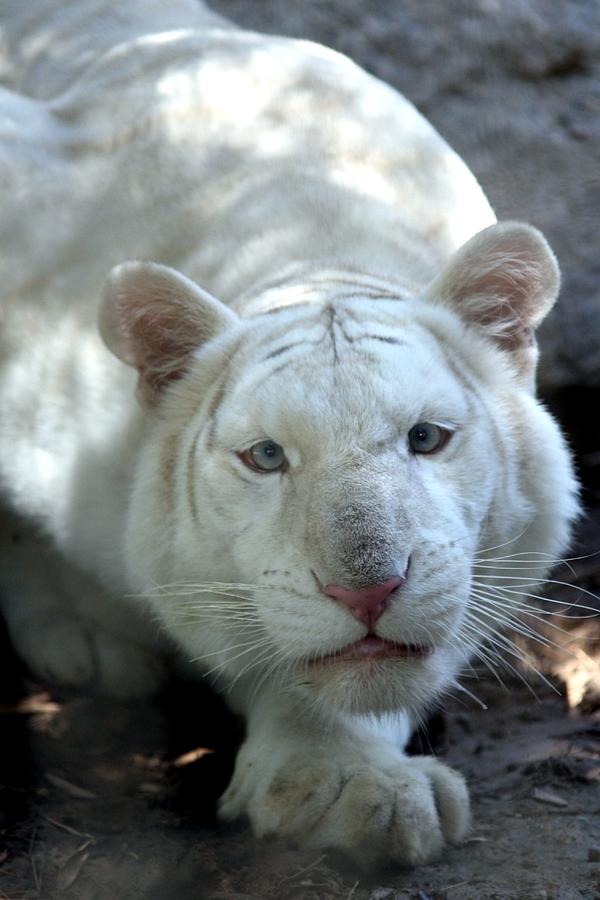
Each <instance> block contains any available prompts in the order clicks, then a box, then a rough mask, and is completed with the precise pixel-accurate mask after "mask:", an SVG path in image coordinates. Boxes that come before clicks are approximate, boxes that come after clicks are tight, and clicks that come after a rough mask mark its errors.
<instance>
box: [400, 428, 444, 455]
mask: <svg viewBox="0 0 600 900" xmlns="http://www.w3.org/2000/svg"><path fill="white" fill-rule="evenodd" d="M451 436H452V432H451V431H449V430H448V429H447V428H442V427H441V426H440V425H434V424H433V423H432V422H418V423H417V424H416V425H413V427H412V428H411V429H410V431H409V432H408V444H409V446H410V449H411V450H412V451H413V453H435V452H436V451H437V450H441V449H442V447H443V446H444V445H445V444H446V443H447V442H448V441H449V440H450V438H451Z"/></svg>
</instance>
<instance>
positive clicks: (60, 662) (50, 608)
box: [0, 519, 166, 697]
mask: <svg viewBox="0 0 600 900" xmlns="http://www.w3.org/2000/svg"><path fill="white" fill-rule="evenodd" d="M0 563H1V565H0V608H1V610H2V612H3V614H4V617H5V619H6V622H7V625H8V630H9V633H10V636H11V640H12V642H13V645H14V647H15V649H16V651H17V653H18V654H19V655H20V656H21V658H22V659H23V660H24V662H25V663H26V664H27V666H28V667H29V669H30V670H31V672H32V673H33V674H34V675H35V676H36V677H38V678H41V679H42V680H44V681H48V682H50V683H54V684H59V685H65V686H69V687H78V688H83V689H86V690H92V691H97V692H100V693H105V694H110V695H112V696H121V697H128V696H139V695H140V694H148V693H153V692H155V691H156V690H157V689H158V688H159V687H160V685H161V684H162V682H163V680H164V677H165V675H166V663H165V657H164V655H163V653H162V652H161V650H160V647H159V640H158V637H157V635H155V632H156V631H157V629H156V628H155V627H154V626H153V625H152V623H151V622H149V621H146V620H145V619H144V616H143V614H142V613H141V611H138V610H137V609H135V608H133V607H131V606H130V605H129V604H128V603H127V602H126V601H122V602H119V601H118V600H116V599H115V598H113V597H111V596H110V595H109V594H108V593H106V592H105V591H104V590H103V589H102V588H101V587H100V586H99V585H97V584H96V583H95V582H94V580H93V579H92V578H90V577H89V576H87V575H86V574H84V573H82V572H80V571H78V570H77V569H75V568H73V567H72V566H70V565H69V564H68V563H67V561H66V560H65V559H64V558H63V557H62V556H61V555H60V553H58V552H57V551H55V550H54V549H53V548H52V547H51V546H50V544H49V543H48V542H47V541H46V540H45V539H44V538H43V537H40V536H38V535H36V534H35V533H33V532H32V531H31V530H29V529H26V528H23V527H22V526H21V525H20V524H19V523H16V522H15V521H10V520H8V521H7V520H6V519H3V522H2V527H1V528H0Z"/></svg>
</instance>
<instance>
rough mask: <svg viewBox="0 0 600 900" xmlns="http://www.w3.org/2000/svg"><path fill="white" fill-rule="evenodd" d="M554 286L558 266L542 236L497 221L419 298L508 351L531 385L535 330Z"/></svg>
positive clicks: (556, 288) (554, 294)
mask: <svg viewBox="0 0 600 900" xmlns="http://www.w3.org/2000/svg"><path fill="white" fill-rule="evenodd" d="M559 287H560V273H559V269H558V263H557V262H556V257H555V256H554V254H553V252H552V250H551V249H550V246H549V244H548V242H547V241H546V239H545V238H544V236H543V235H542V234H541V232H539V231H538V230H537V229H536V228H532V227H531V226H530V225H523V224H521V223H518V222H502V223H499V224H498V225H491V226H490V227H489V228H485V229H484V230H483V231H480V232H479V234H476V235H475V236H474V237H472V238H471V240H469V241H467V243H466V244H464V245H463V246H462V247H461V248H460V249H459V250H457V252H456V253H455V254H454V256H453V257H452V259H451V260H450V262H449V263H448V265H447V266H446V268H445V269H444V271H443V272H442V273H441V274H440V275H439V276H438V277H437V278H435V279H434V281H433V282H432V283H431V284H430V285H429V286H428V287H427V289H426V291H425V294H424V299H426V300H430V301H431V302H434V303H442V304H444V305H445V306H450V307H452V308H453V309H454V310H455V311H456V312H457V313H458V315H459V316H461V317H462V318H463V319H464V320H465V321H466V322H467V323H468V324H470V325H473V326H474V327H475V328H477V329H479V330H480V331H481V332H483V334H484V335H486V336H487V337H488V338H490V339H491V340H492V341H494V342H495V343H496V344H497V345H498V346H499V347H500V348H501V349H502V350H506V351H507V352H509V353H510V354H511V358H512V361H513V364H514V365H515V366H516V368H517V370H518V372H519V374H522V376H523V378H524V379H528V380H530V381H532V380H533V376H534V373H535V365H536V362H537V344H536V340H535V337H534V330H535V329H536V328H537V326H538V325H539V324H540V322H541V321H542V319H543V318H544V316H545V315H546V314H547V313H548V312H549V311H550V309H551V308H552V306H553V304H554V301H555V300H556V298H557V296H558V291H559Z"/></svg>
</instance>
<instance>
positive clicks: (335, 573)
mask: <svg viewBox="0 0 600 900" xmlns="http://www.w3.org/2000/svg"><path fill="white" fill-rule="evenodd" d="M227 315H228V316H229V315H230V316H231V317H230V318H226V320H224V321H223V322H222V326H223V327H221V328H219V335H218V337H216V338H215V339H214V340H212V341H209V342H208V343H207V344H205V345H203V347H202V348H201V349H200V350H198V351H195V352H194V353H193V354H192V355H191V357H188V361H187V363H186V366H185V370H184V372H183V373H179V372H178V373H177V376H179V375H181V377H176V379H175V380H174V383H173V384H171V385H169V386H168V387H166V388H164V385H162V384H161V399H160V402H159V404H158V406H157V407H156V408H155V410H154V412H153V413H152V418H153V424H152V426H151V437H150V440H149V442H148V445H147V447H146V448H145V451H144V454H143V458H142V464H141V467H140V470H139V473H138V479H137V483H136V485H135V488H134V496H133V503H132V508H131V515H130V522H129V533H128V539H127V555H128V562H129V569H130V572H131V578H132V581H133V583H135V585H136V586H137V587H138V588H139V589H141V590H143V591H147V592H148V593H149V595H150V598H151V603H152V606H153V608H154V609H155V610H156V612H157V613H158V615H159V617H160V619H161V621H162V622H163V623H164V624H165V625H166V627H167V629H168V631H169V632H170V633H171V634H172V635H173V636H174V637H175V638H176V640H177V641H178V642H179V643H180V645H182V646H183V648H184V651H185V653H186V655H187V656H188V657H189V658H190V659H193V660H196V661H197V662H198V664H199V665H200V666H201V667H202V668H203V669H204V670H207V671H210V672H212V673H214V674H215V675H216V677H217V679H218V680H219V681H220V682H221V683H222V684H223V685H224V686H226V687H227V686H231V685H232V684H233V683H237V684H238V685H245V686H246V689H247V690H250V691H252V690H254V689H256V688H257V687H258V685H259V684H260V683H261V680H265V679H271V680H276V681H277V682H278V684H279V685H280V686H281V687H282V688H284V689H285V690H288V691H291V692H292V693H294V694H301V695H304V696H305V697H306V698H307V699H308V700H309V701H310V702H312V703H314V704H316V705H319V706H323V707H328V706H329V707H332V708H335V709H341V710H344V711H348V712H360V713H367V712H381V711H385V710H394V709H398V708H408V709H412V710H414V711H418V710H419V709H420V708H422V706H423V705H424V704H426V703H427V702H429V701H430V700H431V699H432V698H433V697H434V696H436V695H438V694H439V693H440V691H441V690H442V689H443V688H444V687H446V686H448V685H450V684H452V683H453V681H454V679H455V678H456V675H457V672H458V670H459V668H460V667H461V664H462V663H464V662H465V661H466V660H467V658H468V656H469V654H470V653H471V651H472V650H473V647H474V646H475V645H476V644H477V643H478V641H479V640H480V639H481V637H483V635H484V634H485V631H486V621H485V618H482V616H481V615H477V614H474V612H473V604H474V601H473V574H474V571H476V567H477V564H478V562H479V563H480V564H481V561H482V560H485V559H486V554H490V553H491V557H492V558H494V559H495V557H496V556H497V551H496V552H495V553H494V552H493V551H495V548H498V547H500V546H503V545H510V551H511V553H522V552H524V551H526V550H532V551H535V552H544V553H549V554H556V552H557V550H558V549H559V547H560V546H561V545H562V543H563V541H564V540H565V536H566V532H567V529H568V522H569V520H570V518H571V517H572V515H573V513H574V508H575V501H574V500H573V481H572V474H571V470H570V464H569V460H568V454H567V452H566V450H565V447H564V444H563V442H562V439H561V437H560V434H559V432H558V430H557V428H556V426H555V425H554V423H553V421H552V420H551V418H550V417H549V416H548V414H547V413H546V412H545V411H544V410H543V409H542V408H541V406H540V405H539V404H537V403H536V402H535V400H533V398H532V397H531V393H530V391H529V389H528V387H527V386H526V384H525V382H524V380H523V379H522V377H521V375H520V374H519V373H518V371H517V367H516V366H515V365H514V364H512V361H511V360H509V359H507V357H506V354H505V353H503V352H501V351H500V350H499V349H498V348H497V347H495V346H493V345H492V343H491V342H490V341H489V340H488V339H486V338H485V337H484V336H482V335H481V334H479V333H477V332H476V330H475V329H473V328H471V327H469V326H468V325H466V324H465V323H464V321H461V320H460V318H459V317H458V316H457V315H456V313H455V312H454V311H453V310H450V309H447V308H443V307H442V306H439V305H436V304H433V303H428V302H425V301H424V300H423V299H421V298H416V297H406V296H404V297H403V298H402V299H400V298H398V299H390V298H384V297H382V298H379V299H373V298H366V297H361V296H360V295H359V296H356V294H353V295H352V296H350V297H348V296H340V295H339V294H337V295H332V294H331V292H330V293H325V294H324V295H323V294H320V295H319V296H318V297H316V296H315V297H314V298H313V302H310V303H306V304H298V305H297V306H291V307H289V308H278V309H275V310H273V311H271V312H265V313H258V314H256V315H254V316H251V317H249V318H246V319H241V320H240V319H237V318H236V319H235V320H234V318H233V314H229V313H228V314H227ZM140 370H141V371H142V368H141V367H140ZM159 375H160V377H159V376H157V377H156V379H155V383H158V381H160V380H161V379H162V374H160V373H159ZM489 574H493V569H490V572H489ZM498 574H499V575H500V577H501V572H500V573H498ZM487 575H488V572H487V571H486V576H487ZM498 584H499V585H500V587H502V582H501V581H499V582H498ZM153 586H155V587H153ZM479 594H480V591H478V596H479ZM489 599H490V603H493V594H492V593H490V594H489ZM480 606H481V601H480V600H478V602H477V603H476V604H475V607H476V608H477V609H480ZM490 608H491V607H490ZM475 623H478V625H475Z"/></svg>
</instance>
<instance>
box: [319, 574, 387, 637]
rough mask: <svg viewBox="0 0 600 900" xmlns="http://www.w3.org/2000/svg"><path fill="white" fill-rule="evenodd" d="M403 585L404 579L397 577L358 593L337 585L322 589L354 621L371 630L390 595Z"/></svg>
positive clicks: (329, 585)
mask: <svg viewBox="0 0 600 900" xmlns="http://www.w3.org/2000/svg"><path fill="white" fill-rule="evenodd" d="M403 583H404V578H402V577H401V576H400V575H397V576H396V577H395V578H388V580H387V581H384V582H383V584H372V585H370V586H369V587H366V588H362V589H361V590H360V591H351V590H349V589H348V588H345V587H341V586H340V585H339V584H328V585H326V586H325V587H324V588H323V593H324V594H327V595H328V596H329V597H333V598H334V600H337V601H338V602H339V603H342V604H343V605H344V606H346V607H347V608H348V609H349V610H350V612H351V613H352V615H353V616H354V618H355V619H358V621H359V622H364V624H365V625H366V626H367V628H368V629H369V630H371V628H372V627H373V625H374V624H375V622H376V621H377V619H379V617H380V616H381V614H382V613H383V611H384V609H385V608H386V606H387V601H388V599H389V596H390V594H391V593H392V592H393V591H395V590H396V588H397V587H399V586H400V585H401V584H403Z"/></svg>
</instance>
